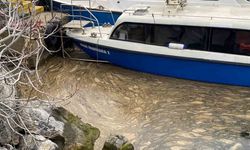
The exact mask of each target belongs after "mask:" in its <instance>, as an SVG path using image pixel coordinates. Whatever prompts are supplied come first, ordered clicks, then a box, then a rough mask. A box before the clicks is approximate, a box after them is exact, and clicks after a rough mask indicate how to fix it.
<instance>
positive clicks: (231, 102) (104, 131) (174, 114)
mask: <svg viewBox="0 0 250 150" xmlns="http://www.w3.org/2000/svg"><path fill="white" fill-rule="evenodd" d="M40 70H41V73H40V74H41V76H42V77H43V82H44V83H45V84H44V88H43V90H45V91H46V92H47V93H49V94H51V95H53V96H55V97H58V98H62V99H64V100H63V101H62V102H60V103H58V104H59V105H63V106H64V107H65V108H67V109H68V110H69V111H71V112H72V113H74V114H75V115H77V116H79V117H80V118H82V121H83V122H88V123H90V124H92V125H93V126H96V127H98V128H99V129H100V130H101V136H100V138H99V139H98V141H97V142H96V145H95V149H96V150H99V149H101V148H102V145H103V142H104V141H105V139H106V138H107V136H109V135H110V134H122V135H125V136H126V137H127V138H128V139H129V140H130V141H132V143H133V144H134V146H135V148H136V149H138V150H167V149H171V150H179V149H197V150H198V149H201V150H207V149H208V150H210V149H230V148H231V149H250V139H248V138H244V137H241V136H240V133H241V132H242V131H250V110H249V109H250V88H244V87H235V86H226V85H218V84H207V83H201V82H194V81H188V80H181V79H175V78H169V77H161V76H155V75H150V74H145V73H140V72H135V71H131V70H127V69H123V68H120V67H117V66H113V65H110V64H101V63H98V64H96V63H88V62H82V61H73V60H69V59H63V58H51V59H50V60H49V61H48V62H47V63H46V64H45V65H43V66H42V67H41V69H40Z"/></svg>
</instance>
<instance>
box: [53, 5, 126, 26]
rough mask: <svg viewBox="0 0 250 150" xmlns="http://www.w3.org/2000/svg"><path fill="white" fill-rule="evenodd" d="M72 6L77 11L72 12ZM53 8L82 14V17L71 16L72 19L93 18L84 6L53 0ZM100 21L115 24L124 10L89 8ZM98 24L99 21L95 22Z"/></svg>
mask: <svg viewBox="0 0 250 150" xmlns="http://www.w3.org/2000/svg"><path fill="white" fill-rule="evenodd" d="M72 8H73V9H75V10H76V11H74V12H72ZM53 10H55V11H59V12H61V11H62V12H64V13H68V14H70V15H73V16H82V18H80V17H71V19H78V20H79V19H85V20H86V18H93V16H92V15H91V14H90V13H89V12H88V11H87V10H86V9H84V8H82V7H78V6H74V7H72V6H70V5H64V4H63V3H60V2H56V1H53ZM88 10H89V11H90V12H91V13H92V14H93V15H94V16H95V17H96V18H97V19H98V21H99V24H100V25H102V24H104V23H110V24H112V25H113V24H114V23H115V21H116V20H117V19H118V17H119V16H120V15H121V14H122V12H117V11H107V10H97V9H88ZM95 24H96V25H97V23H96V22H95Z"/></svg>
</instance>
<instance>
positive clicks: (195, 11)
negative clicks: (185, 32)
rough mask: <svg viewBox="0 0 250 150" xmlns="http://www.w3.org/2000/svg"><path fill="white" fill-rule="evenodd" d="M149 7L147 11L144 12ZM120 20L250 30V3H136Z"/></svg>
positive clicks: (118, 21) (119, 21)
mask: <svg viewBox="0 0 250 150" xmlns="http://www.w3.org/2000/svg"><path fill="white" fill-rule="evenodd" d="M146 8H148V11H143V10H146ZM121 22H137V23H143V22H145V23H152V24H154V23H156V24H170V25H171V24H174V25H187V26H208V27H222V28H236V29H246V30H250V7H249V6H245V5H244V6H225V5H206V6H204V5H192V4H187V5H186V6H185V7H183V8H177V7H176V6H172V7H171V6H159V5H157V6H156V5H151V6H147V5H143V6H142V5H134V6H133V7H130V8H129V9H128V10H127V11H125V12H124V13H123V14H122V16H121V17H120V18H119V19H118V20H117V22H116V25H117V24H120V23H121Z"/></svg>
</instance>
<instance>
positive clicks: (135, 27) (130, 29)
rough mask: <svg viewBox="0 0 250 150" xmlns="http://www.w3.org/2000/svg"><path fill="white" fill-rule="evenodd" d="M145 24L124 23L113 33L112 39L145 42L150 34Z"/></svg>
mask: <svg viewBox="0 0 250 150" xmlns="http://www.w3.org/2000/svg"><path fill="white" fill-rule="evenodd" d="M146 30H147V28H146V25H144V24H135V23H124V24H122V25H120V26H119V27H118V28H117V29H116V30H115V31H114V32H113V34H112V36H111V39H118V40H125V41H132V42H140V43H145V42H146V40H148V36H149V34H148V33H147V32H146Z"/></svg>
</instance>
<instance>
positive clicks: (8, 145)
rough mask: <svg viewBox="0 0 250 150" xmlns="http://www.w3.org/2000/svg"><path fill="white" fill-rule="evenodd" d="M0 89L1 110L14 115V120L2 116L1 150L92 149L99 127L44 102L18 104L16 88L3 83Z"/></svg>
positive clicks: (0, 123) (0, 118)
mask: <svg viewBox="0 0 250 150" xmlns="http://www.w3.org/2000/svg"><path fill="white" fill-rule="evenodd" d="M0 87H1V88H0V95H1V97H0V102H1V103H2V105H0V107H1V108H0V110H1V111H2V112H5V113H7V114H9V115H15V116H14V117H12V118H11V119H10V118H5V117H2V116H1V117H0V149H3V150H5V149H6V150H8V149H20V150H25V149H33V150H56V149H72V150H75V149H84V150H85V149H86V150H92V149H93V147H94V143H95V140H96V139H97V138H98V137H99V135H100V131H99V130H98V129H97V128H95V127H93V126H91V125H90V124H87V123H83V122H82V121H81V120H80V118H78V117H77V116H74V115H73V114H71V113H70V112H68V111H67V110H65V109H64V108H62V107H53V105H49V104H48V103H44V102H41V101H33V102H26V101H24V102H21V101H19V100H18V99H16V91H15V89H13V88H12V86H9V85H6V84H5V83H4V81H1V82H0ZM20 103H24V104H20ZM4 106H5V107H11V108H10V109H6V108H4ZM17 106H22V108H20V107H17ZM1 114H2V113H1Z"/></svg>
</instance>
